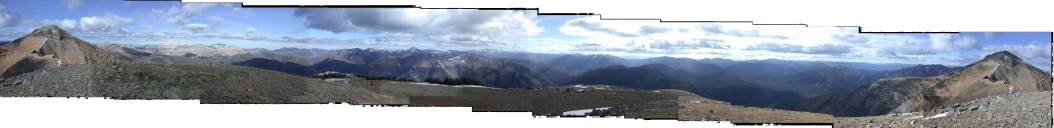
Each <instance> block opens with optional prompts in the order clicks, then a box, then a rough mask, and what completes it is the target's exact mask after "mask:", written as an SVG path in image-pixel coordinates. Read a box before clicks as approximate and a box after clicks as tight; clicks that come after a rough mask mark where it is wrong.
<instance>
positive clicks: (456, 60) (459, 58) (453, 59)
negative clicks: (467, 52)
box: [446, 56, 465, 64]
mask: <svg viewBox="0 0 1054 128" xmlns="http://www.w3.org/2000/svg"><path fill="white" fill-rule="evenodd" d="M446 60H449V61H454V62H457V63H460V64H464V63H465V58H462V57H461V56H455V57H453V58H450V59H446Z"/></svg>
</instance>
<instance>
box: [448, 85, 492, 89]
mask: <svg viewBox="0 0 1054 128" xmlns="http://www.w3.org/2000/svg"><path fill="white" fill-rule="evenodd" d="M454 87H455V88H489V89H501V88H494V87H487V86H479V85H454Z"/></svg>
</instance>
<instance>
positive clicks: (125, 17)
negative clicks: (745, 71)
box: [0, 0, 1051, 70]
mask: <svg viewBox="0 0 1054 128" xmlns="http://www.w3.org/2000/svg"><path fill="white" fill-rule="evenodd" d="M43 25H58V26H60V27H61V28H63V29H65V30H67V31H70V32H72V33H73V34H74V35H76V36H78V37H80V38H82V39H85V40H86V41H88V42H93V43H118V44H140V45H150V44H228V45H235V46H238V47H242V48H265V49H276V48H283V47H297V48H321V49H348V48H377V49H408V48H419V49H437V50H477V49H493V50H505V51H521V52H535V53H581V54H607V55H614V56H620V57H624V58H648V57H660V56H670V57H681V58H693V59H702V58H725V59H733V60H756V59H784V60H809V61H847V62H866V63H905V64H944V65H952V66H961V65H965V64H969V63H971V62H974V61H976V60H978V59H980V58H981V57H983V56H984V55H987V54H990V53H993V52H997V51H1003V50H1005V51H1010V52H1012V53H1014V54H1015V55H1017V56H1019V57H1021V58H1023V59H1025V60H1026V61H1027V62H1029V63H1031V64H1032V65H1036V66H1037V67H1040V68H1044V69H1046V70H1050V63H1049V62H1050V61H1051V57H1050V55H1051V50H1050V42H1051V34H1050V33H1049V32H963V33H951V34H949V33H858V32H857V31H858V30H857V28H855V27H804V26H795V25H786V26H782V25H764V26H758V25H751V24H749V23H680V22H679V23H659V22H658V21H654V20H600V19H599V17H598V16H550V15H546V16H539V15H536V12H535V11H529V10H527V11H525V10H518V11H511V10H472V9H414V8H411V9H401V8H378V9H368V8H355V9H345V8H241V7H240V6H239V5H238V4H236V3H179V2H159V1H134V2H126V1H121V0H99V1H84V0H13V1H0V41H3V40H14V39H17V38H18V37H21V36H23V35H25V34H26V33H28V32H30V31H32V30H33V29H35V28H38V27H40V26H43ZM865 27H866V26H865Z"/></svg>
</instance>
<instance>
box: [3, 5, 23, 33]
mask: <svg viewBox="0 0 1054 128" xmlns="http://www.w3.org/2000/svg"><path fill="white" fill-rule="evenodd" d="M19 20H20V19H19V17H18V16H16V15H11V14H8V13H7V7H5V6H4V5H2V4H0V28H4V27H11V26H15V25H18V22H19Z"/></svg>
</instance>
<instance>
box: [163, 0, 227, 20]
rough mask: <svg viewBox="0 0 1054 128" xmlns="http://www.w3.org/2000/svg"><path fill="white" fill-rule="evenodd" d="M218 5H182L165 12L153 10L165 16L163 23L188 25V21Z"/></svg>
mask: <svg viewBox="0 0 1054 128" xmlns="http://www.w3.org/2000/svg"><path fill="white" fill-rule="evenodd" d="M216 5H220V4H218V3H182V4H179V5H176V6H173V7H171V8H168V9H165V10H155V12H157V13H160V14H162V15H163V16H165V18H166V19H165V22H167V23H170V24H176V25H186V24H190V23H191V21H190V19H191V18H193V17H194V16H197V15H199V14H201V12H203V11H205V10H206V9H209V8H211V7H214V6H216Z"/></svg>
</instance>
